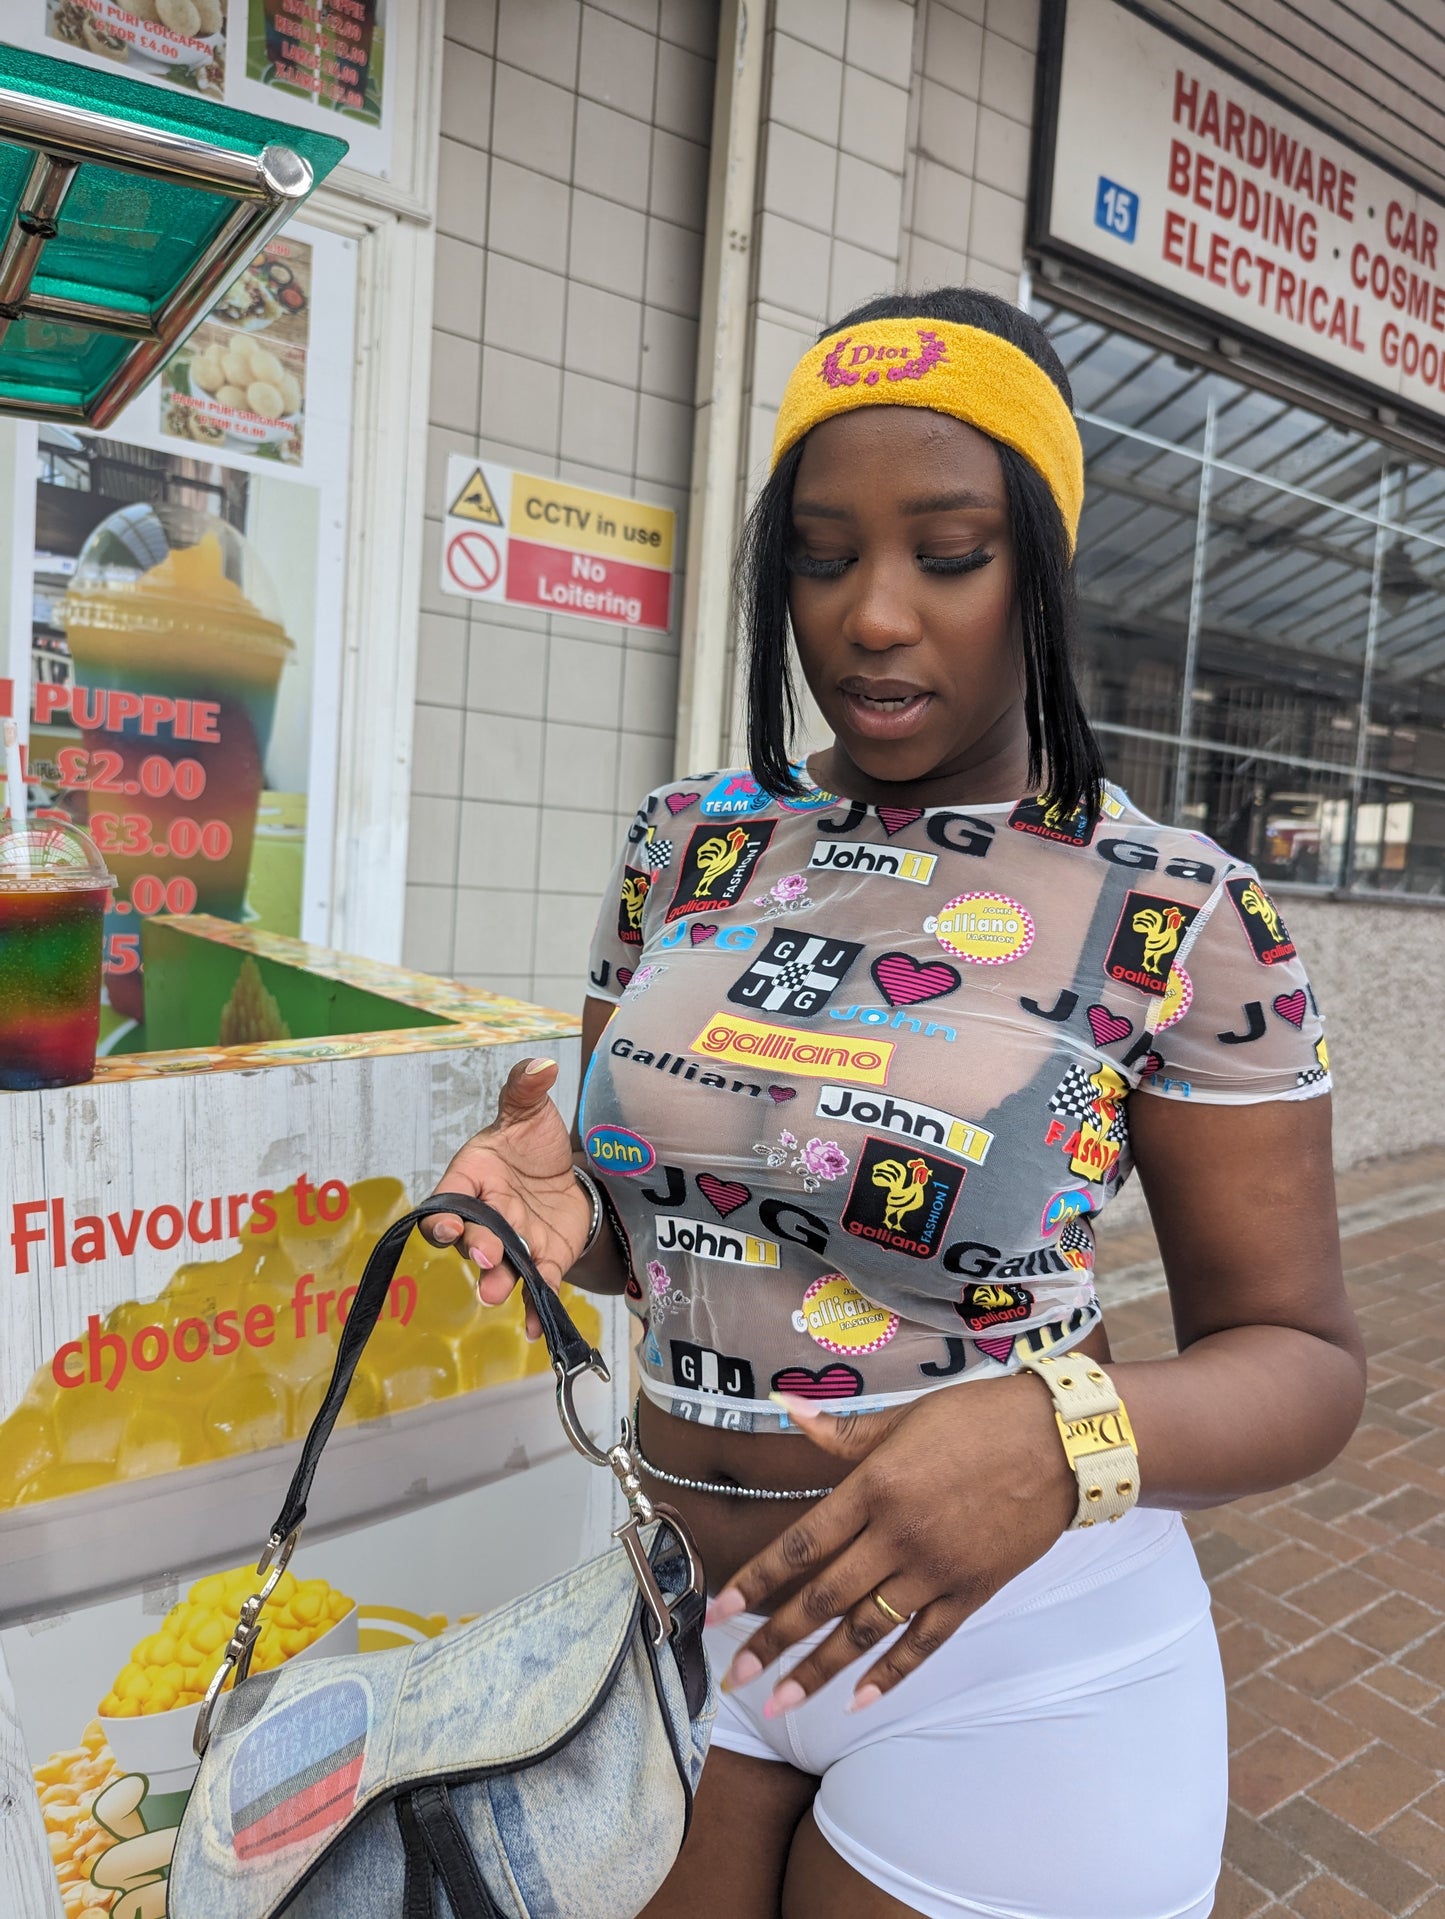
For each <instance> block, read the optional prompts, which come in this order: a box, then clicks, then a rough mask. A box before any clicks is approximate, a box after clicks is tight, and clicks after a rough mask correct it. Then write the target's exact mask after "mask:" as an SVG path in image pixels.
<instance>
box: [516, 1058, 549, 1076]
mask: <svg viewBox="0 0 1445 1919" xmlns="http://www.w3.org/2000/svg"><path fill="white" fill-rule="evenodd" d="M554 1064H555V1061H553V1060H550V1059H529V1060H528V1061H527V1064H526V1067H525V1068H524V1070H523V1073H522V1077H523V1078H524V1079H525V1078H526V1077H527V1076H528V1074H530V1073H545V1072H546V1070H547V1068H548V1067H549V1066H552V1065H554Z"/></svg>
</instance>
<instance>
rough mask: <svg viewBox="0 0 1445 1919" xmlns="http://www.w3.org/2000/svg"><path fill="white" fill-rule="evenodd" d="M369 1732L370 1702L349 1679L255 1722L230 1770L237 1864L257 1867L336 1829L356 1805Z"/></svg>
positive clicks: (336, 1682)
mask: <svg viewBox="0 0 1445 1919" xmlns="http://www.w3.org/2000/svg"><path fill="white" fill-rule="evenodd" d="M370 1726H371V1698H370V1694H369V1693H368V1692H367V1690H366V1688H365V1687H364V1686H363V1685H362V1684H361V1683H360V1681H358V1680H356V1679H338V1680H336V1681H335V1682H334V1683H333V1684H331V1685H328V1686H318V1687H316V1689H315V1690H314V1691H312V1692H308V1693H305V1694H303V1696H302V1697H301V1698H300V1699H293V1700H292V1701H291V1702H290V1703H289V1704H288V1705H285V1706H282V1707H281V1709H280V1710H279V1711H278V1712H275V1713H271V1714H269V1715H267V1716H263V1717H262V1718H260V1719H258V1720H257V1721H256V1723H255V1724H254V1725H253V1726H252V1727H251V1729H250V1731H249V1732H247V1733H246V1734H245V1736H244V1737H243V1739H242V1740H241V1744H240V1746H239V1747H238V1748H237V1751H236V1757H235V1759H234V1760H233V1761H232V1764H231V1847H232V1850H233V1851H234V1852H235V1855H236V1857H237V1858H238V1859H242V1860H246V1859H262V1858H265V1857H266V1856H267V1855H268V1854H270V1853H273V1852H280V1851H282V1849H283V1848H284V1847H286V1846H294V1845H299V1844H300V1843H301V1842H302V1841H303V1840H308V1839H315V1838H318V1837H319V1836H320V1835H321V1834H322V1833H326V1832H330V1831H331V1829H332V1828H333V1827H334V1826H339V1825H340V1824H341V1822H342V1820H344V1819H345V1818H346V1816H347V1814H348V1813H349V1812H350V1811H351V1808H352V1807H353V1806H354V1805H355V1803H356V1789H357V1786H358V1785H359V1784H360V1781H361V1767H362V1762H363V1761H364V1759H365V1757H366V1735H367V1732H368V1731H369V1730H370Z"/></svg>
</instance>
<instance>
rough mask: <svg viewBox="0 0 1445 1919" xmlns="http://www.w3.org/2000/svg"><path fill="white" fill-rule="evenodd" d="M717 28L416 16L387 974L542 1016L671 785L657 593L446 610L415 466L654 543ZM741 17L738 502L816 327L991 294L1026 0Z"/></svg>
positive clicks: (804, 9) (754, 475) (694, 260)
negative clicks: (519, 607)
mask: <svg viewBox="0 0 1445 1919" xmlns="http://www.w3.org/2000/svg"><path fill="white" fill-rule="evenodd" d="M718 11H719V9H718V0H449V5H448V10H447V43H446V67H445V72H444V77H443V100H442V139H441V156H440V177H439V186H438V207H439V212H438V228H439V234H440V238H439V242H438V259H437V289H436V328H435V332H434V335H433V342H432V349H433V378H432V402H431V413H430V421H431V424H430V428H429V452H430V461H429V472H430V483H429V489H428V498H427V514H428V518H427V522H426V553H425V570H426V583H425V586H424V597H423V609H422V624H421V643H420V666H419V673H418V685H417V703H416V711H415V736H414V740H415V744H414V754H413V768H414V770H413V788H414V797H413V801H412V820H411V852H410V862H409V876H408V877H409V882H410V883H409V886H408V892H407V924H406V942H405V955H406V958H407V960H408V962H409V963H411V964H413V965H417V966H421V967H423V968H425V969H427V970H428V971H434V972H442V973H451V974H455V975H456V976H458V977H460V978H462V979H465V980H469V981H473V982H475V983H478V984H481V985H485V986H489V987H492V988H494V989H496V990H499V991H503V992H516V993H520V994H523V995H526V996H528V997H531V998H535V999H539V1000H542V1001H545V1002H547V1003H549V1004H552V1005H556V1006H562V1007H571V1008H575V1007H576V1006H578V1005H579V1004H580V1001H581V997H582V992H583V977H584V976H583V965H582V961H583V956H584V953H585V949H586V942H587V938H588V935H589V933H590V930H591V926H592V922H593V918H594V915H595V912H596V906H597V896H598V892H599V890H600V888H601V886H602V883H603V880H604V877H605V875H606V873H607V870H608V868H609V865H610V863H611V859H612V856H613V851H614V849H615V847H616V845H617V842H618V835H619V833H620V832H621V831H622V829H623V828H624V826H625V824H626V821H627V819H628V818H629V817H630V815H631V811H632V808H633V807H634V806H635V804H636V802H637V800H638V799H639V798H640V797H641V795H642V794H643V793H644V792H646V790H647V789H648V787H650V786H652V785H654V784H656V783H657V782H658V781H660V780H662V779H665V778H667V777H668V776H669V775H670V773H671V771H672V751H673V745H672V742H673V733H674V728H675V722H676V698H677V670H678V632H677V614H678V613H680V609H681V605H682V589H681V580H680V578H679V583H678V588H677V591H676V593H675V596H674V606H675V616H674V630H673V631H672V632H671V633H670V634H668V635H665V636H664V635H660V634H659V635H653V634H638V633H623V632H622V631H621V630H620V629H617V628H613V627H607V626H601V625H593V624H591V623H589V622H583V621H577V620H571V619H558V618H553V617H550V616H545V615H541V614H529V613H525V612H521V611H512V610H509V609H506V608H495V607H487V608H486V609H480V608H479V609H471V610H469V609H468V608H467V607H466V605H465V604H464V603H463V602H462V601H459V600H456V599H452V598H449V597H447V596H446V595H444V594H443V593H442V592H441V591H440V588H439V587H438V586H437V584H436V578H437V571H438V545H439V538H440V522H441V514H442V509H443V506H444V504H445V503H444V501H443V499H442V497H441V495H442V485H443V480H444V475H445V468H446V458H447V455H448V453H451V452H464V453H468V454H475V453H481V454H483V455H486V456H488V457H490V458H494V459H497V460H500V461H503V462H504V463H507V464H511V465H515V466H521V467H524V468H527V469H529V470H531V471H534V472H543V473H548V474H552V473H555V474H559V475H561V476H562V477H563V478H567V479H572V480H576V481H578V482H580V483H582V484H586V485H595V486H599V487H602V488H605V489H608V490H614V491H617V492H621V493H628V494H633V495H636V496H637V497H640V498H643V499H649V500H655V501H657V502H659V503H661V504H664V505H668V506H672V507H675V508H676V509H677V510H678V513H679V516H680V518H679V551H681V550H682V544H683V541H684V540H685V536H686V528H685V508H686V494H687V486H688V479H689V471H690V460H691V448H692V422H693V408H692V400H693V392H694V379H695V371H696V354H697V319H698V305H699V295H700V273H701V258H702V243H703V229H704V224H705V218H706V195H707V165H708V140H709V119H710V114H711V104H712V86H713V59H714V56H715V52H716V45H717V30H718ZM767 27H768V46H767V68H766V76H765V83H764V84H765V93H764V107H763V125H762V129H761V136H760V165H759V172H758V183H759V184H758V198H757V207H756V221H755V231H754V236H753V247H754V265H753V289H752V301H751V313H750V324H751V334H750V356H749V374H748V393H747V401H748V405H747V412H746V429H745V435H744V441H745V444H744V447H743V468H744V471H743V474H742V476H741V477H742V481H743V485H744V490H745V491H746V492H748V493H751V492H752V490H753V489H754V488H755V487H756V486H757V484H758V483H759V481H760V480H761V478H762V476H763V474H764V473H765V472H766V468H767V454H768V448H769V445H770V443H771V440H772V431H773V420H774V417H775V414H776V409H777V404H778V399H779V396H780V395H781V392H782V388H783V384H784V382H785V380H786V378H787V375H788V371H789V369H790V368H791V366H792V364H793V362H794V360H795V359H796V358H797V356H798V355H799V354H800V353H801V352H802V351H803V350H804V349H805V348H806V347H807V346H809V345H810V344H811V342H812V340H813V339H814V338H815V336H816V334H817V332H818V330H819V328H820V327H821V326H822V325H823V324H824V323H825V322H826V321H827V320H828V319H829V318H830V317H831V316H834V315H836V314H838V313H841V312H843V311H844V310H845V309H846V308H848V307H849V306H851V305H854V304H856V303H857V302H858V301H860V300H863V299H866V298H867V297H868V296H869V295H870V294H874V293H879V292H883V291H886V290H888V289H890V288H892V287H894V286H896V285H899V284H912V285H920V284H922V285H937V284H939V283H942V282H946V281H965V282H969V283H972V284H974V285H983V286H988V287H992V288H994V289H996V290H997V291H999V292H1001V293H1003V294H1005V295H1007V296H1009V297H1013V296H1015V295H1016V294H1017V291H1018V279H1019V272H1020V268H1021V266H1022V260H1023V235H1024V196H1025V193H1026V190H1027V182H1028V143H1029V126H1030V121H1031V117H1032V107H1033V84H1034V48H1035V43H1036V39H1037V32H1038V0H916V3H915V0H772V5H771V6H770V8H769V9H768V11H767ZM733 724H734V737H735V740H736V738H737V737H738V727H737V716H736V713H735V714H734V722H733ZM803 744H804V745H805V746H806V745H807V744H808V741H807V740H805V741H804V742H803ZM698 770H699V771H701V770H705V769H698Z"/></svg>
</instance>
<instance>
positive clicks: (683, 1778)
mask: <svg viewBox="0 0 1445 1919" xmlns="http://www.w3.org/2000/svg"><path fill="white" fill-rule="evenodd" d="M642 1641H643V1644H644V1645H645V1646H646V1648H647V1663H648V1665H649V1666H650V1667H651V1668H652V1689H653V1691H654V1692H655V1693H656V1694H657V1710H658V1711H659V1712H660V1713H661V1715H662V1725H663V1730H664V1731H665V1732H666V1734H667V1749H668V1751H669V1752H670V1753H671V1754H672V1763H673V1765H674V1766H676V1767H677V1779H678V1784H679V1785H680V1786H681V1787H682V1844H683V1845H686V1844H687V1835H688V1830H689V1828H690V1827H691V1825H692V1772H691V1770H690V1768H689V1766H688V1763H687V1760H686V1759H685V1758H684V1757H683V1754H682V1750H681V1748H680V1747H679V1745H678V1743H677V1734H676V1732H675V1731H674V1730H673V1724H672V1714H671V1713H670V1712H669V1711H668V1709H667V1691H666V1688H665V1686H664V1685H663V1680H662V1664H661V1660H660V1658H659V1652H660V1648H658V1647H657V1646H655V1645H654V1644H653V1643H652V1634H651V1633H650V1632H645V1633H644V1634H643V1635H642ZM691 1716H692V1718H694V1719H695V1718H696V1717H697V1715H696V1713H694V1714H692V1715H691ZM678 1850H679V1851H681V1850H682V1847H681V1846H679V1848H678Z"/></svg>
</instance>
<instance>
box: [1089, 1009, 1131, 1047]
mask: <svg viewBox="0 0 1445 1919" xmlns="http://www.w3.org/2000/svg"><path fill="white" fill-rule="evenodd" d="M1133 1030H1134V1022H1133V1020H1131V1019H1125V1018H1124V1016H1123V1014H1122V1013H1111V1012H1110V1011H1109V1009H1108V1007H1107V1006H1091V1007H1090V1008H1089V1031H1090V1032H1091V1033H1092V1034H1093V1035H1094V1044H1095V1045H1096V1046H1109V1045H1112V1044H1113V1042H1114V1041H1115V1040H1118V1039H1128V1037H1129V1035H1130V1034H1131V1033H1132V1032H1133Z"/></svg>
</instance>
